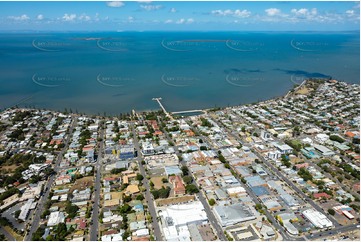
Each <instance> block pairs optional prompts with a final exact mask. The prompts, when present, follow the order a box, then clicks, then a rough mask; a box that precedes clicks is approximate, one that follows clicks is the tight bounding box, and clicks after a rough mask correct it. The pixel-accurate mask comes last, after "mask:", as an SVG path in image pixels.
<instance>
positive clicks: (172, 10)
mask: <svg viewBox="0 0 361 242" xmlns="http://www.w3.org/2000/svg"><path fill="white" fill-rule="evenodd" d="M169 12H171V13H176V12H177V9H175V8H171V9H170V10H169Z"/></svg>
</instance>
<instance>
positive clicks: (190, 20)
mask: <svg viewBox="0 0 361 242" xmlns="http://www.w3.org/2000/svg"><path fill="white" fill-rule="evenodd" d="M175 23H176V24H191V23H194V19H192V18H189V19H184V18H181V19H179V20H177V21H176V22H175Z"/></svg>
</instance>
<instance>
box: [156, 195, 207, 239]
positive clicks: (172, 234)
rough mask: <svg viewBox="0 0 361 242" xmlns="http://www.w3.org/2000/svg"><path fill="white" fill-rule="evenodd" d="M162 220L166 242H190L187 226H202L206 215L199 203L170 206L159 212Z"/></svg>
mask: <svg viewBox="0 0 361 242" xmlns="http://www.w3.org/2000/svg"><path fill="white" fill-rule="evenodd" d="M159 215H160V216H161V217H162V219H163V220H164V222H163V223H162V224H163V228H162V229H163V233H164V236H165V239H166V240H171V241H190V232H189V230H188V226H187V225H189V224H192V223H195V224H202V223H206V222H207V221H208V217H207V213H206V212H205V211H204V207H203V205H202V203H201V202H199V201H197V202H192V203H188V204H180V205H171V206H169V207H167V208H165V209H161V210H160V211H159Z"/></svg>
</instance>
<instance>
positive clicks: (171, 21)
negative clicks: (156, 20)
mask: <svg viewBox="0 0 361 242" xmlns="http://www.w3.org/2000/svg"><path fill="white" fill-rule="evenodd" d="M164 23H165V24H170V23H173V20H171V19H167V20H166V21H164Z"/></svg>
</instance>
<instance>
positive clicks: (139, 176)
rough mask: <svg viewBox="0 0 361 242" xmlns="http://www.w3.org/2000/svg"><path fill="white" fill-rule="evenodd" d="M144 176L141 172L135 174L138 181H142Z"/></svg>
mask: <svg viewBox="0 0 361 242" xmlns="http://www.w3.org/2000/svg"><path fill="white" fill-rule="evenodd" d="M143 179H144V177H143V176H142V174H139V173H138V174H137V180H138V181H143Z"/></svg>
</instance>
